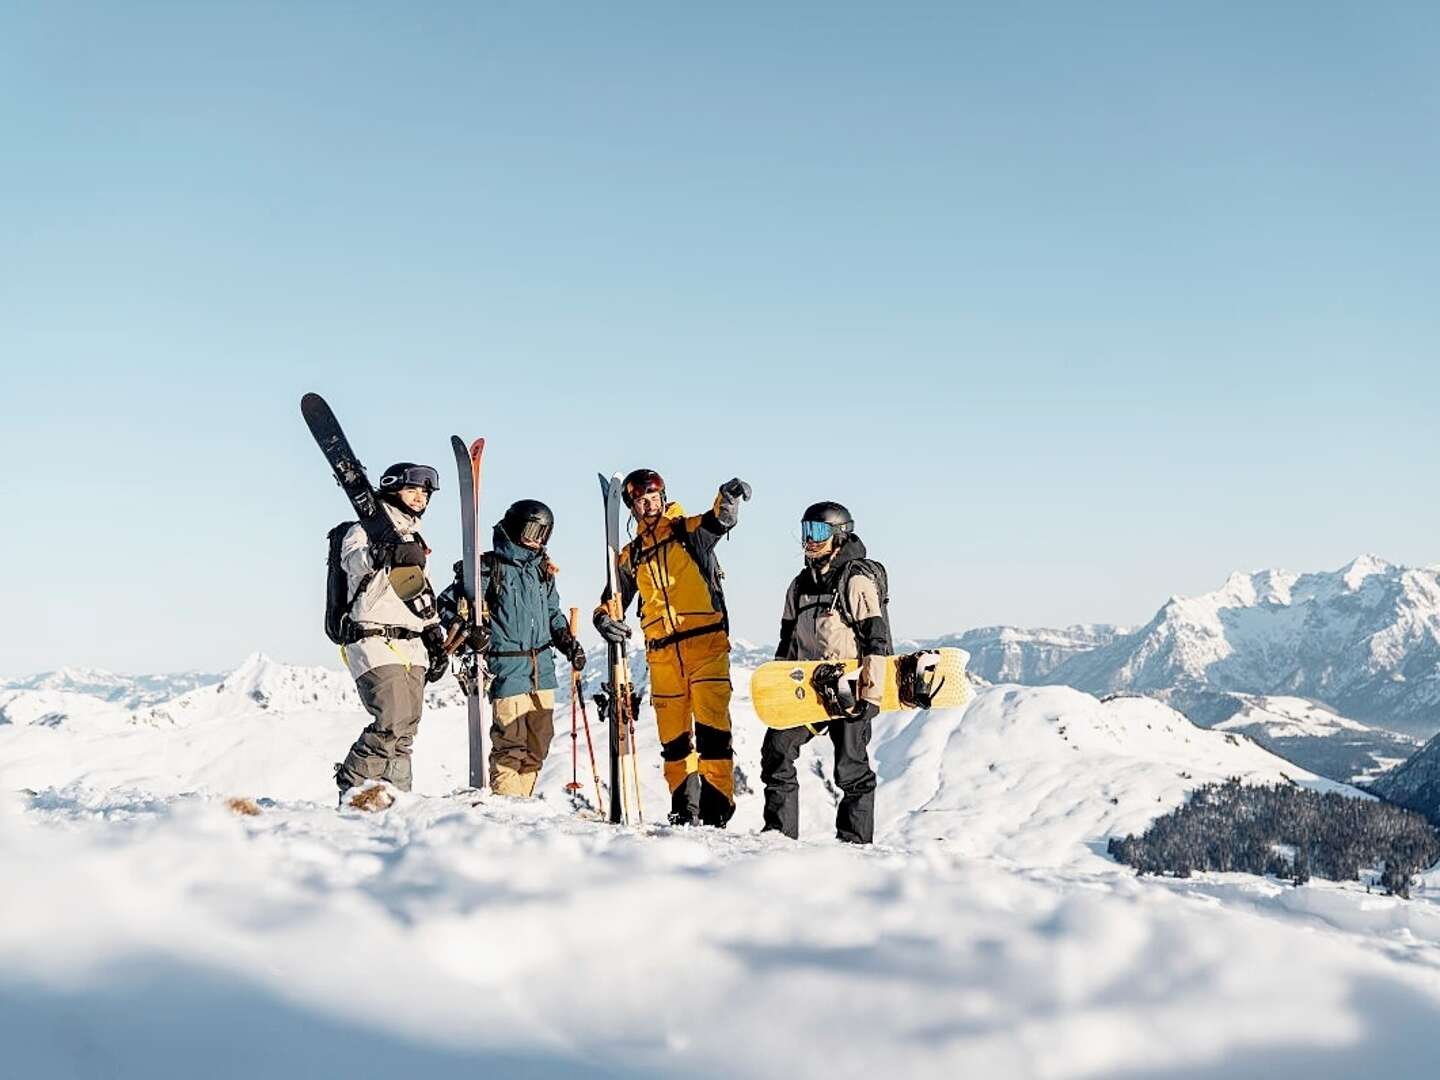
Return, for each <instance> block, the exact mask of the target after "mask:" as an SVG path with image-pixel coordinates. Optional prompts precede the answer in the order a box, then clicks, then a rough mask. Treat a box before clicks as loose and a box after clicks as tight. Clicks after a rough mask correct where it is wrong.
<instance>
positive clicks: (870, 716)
mask: <svg viewBox="0 0 1440 1080" xmlns="http://www.w3.org/2000/svg"><path fill="white" fill-rule="evenodd" d="M800 533H801V539H802V543H803V545H804V549H805V568H804V569H803V570H801V571H800V573H799V574H798V575H796V577H795V580H794V581H792V582H791V583H790V588H789V590H787V592H786V593H785V610H784V613H783V614H782V615H781V617H780V644H779V646H778V647H777V648H776V650H775V659H777V660H858V661H860V679H859V690H858V693H857V697H858V699H859V700H858V701H857V702H856V708H855V711H854V713H853V714H852V715H850V716H848V717H837V718H836V719H834V720H830V721H828V722H827V723H825V724H822V725H816V726H815V727H797V728H786V729H774V728H772V729H770V730H768V731H766V732H765V741H764V742H763V743H762V744H761V747H760V779H761V781H762V783H763V784H764V786H765V812H764V815H765V826H764V829H765V831H769V830H775V831H778V832H781V833H784V834H785V835H786V836H789V837H792V838H794V837H798V836H799V835H800V799H799V790H800V787H799V782H798V779H797V776H796V770H795V759H796V758H797V757H798V756H799V754H800V749H801V747H803V746H804V745H805V744H806V743H807V742H809V741H810V740H811V739H812V738H814V737H815V735H816V734H818V733H819V732H820V731H822V730H823V731H824V732H825V733H826V734H828V735H829V736H830V742H831V743H832V744H833V746H834V750H835V784H836V786H837V787H839V789H840V793H841V794H840V803H839V805H838V806H836V808H835V835H836V837H837V838H838V839H840V840H843V841H846V842H847V843H852V844H868V843H870V842H871V841H872V840H873V839H874V836H875V772H874V770H873V769H872V768H871V767H870V754H869V749H868V746H869V742H870V723H871V721H872V720H874V719H875V717H876V715H878V714H879V712H880V700H881V693H882V691H883V689H884V686H885V658H886V656H887V655H888V654H889V653H890V651H891V642H890V616H889V613H888V611H887V603H888V596H887V594H888V591H889V584H888V579H887V575H886V573H885V568H884V567H883V566H881V565H880V564H879V563H878V562H875V561H874V560H872V559H869V558H867V557H866V552H865V545H864V544H863V543H862V542H861V540H860V537H858V536H856V535H855V522H854V520H853V519H852V518H851V516H850V511H848V510H846V509H845V507H843V506H841V505H840V504H839V503H837V502H818V503H815V504H814V505H812V506H810V507H807V508H806V510H805V513H804V514H803V515H802V517H801V522H800Z"/></svg>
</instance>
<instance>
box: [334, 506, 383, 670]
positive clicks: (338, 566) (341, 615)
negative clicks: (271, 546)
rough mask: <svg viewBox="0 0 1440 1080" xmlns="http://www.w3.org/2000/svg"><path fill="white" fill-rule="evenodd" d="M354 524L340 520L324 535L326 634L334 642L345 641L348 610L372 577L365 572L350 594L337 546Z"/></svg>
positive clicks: (348, 616) (348, 581) (372, 575)
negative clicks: (326, 543)
mask: <svg viewBox="0 0 1440 1080" xmlns="http://www.w3.org/2000/svg"><path fill="white" fill-rule="evenodd" d="M356 524H357V522H354V521H342V522H341V523H340V524H339V525H336V526H335V527H334V528H333V529H331V530H330V531H329V532H328V533H326V534H325V539H326V541H327V542H328V544H329V549H330V550H329V554H328V555H327V556H326V559H325V636H326V637H327V638H329V639H330V640H331V641H333V642H334V643H335V644H336V645H344V644H346V641H345V624H346V623H347V622H348V621H349V620H350V609H351V608H352V607H353V606H354V605H355V601H356V599H357V598H358V597H359V596H360V594H361V593H362V592H364V591H365V587H366V586H367V585H369V584H370V579H371V578H373V577H374V576H375V575H374V574H373V573H371V574H367V575H366V576H365V579H364V580H363V581H361V582H360V587H359V588H358V589H356V590H355V591H354V592H353V593H352V592H351V591H350V588H349V585H350V580H349V576H348V575H347V574H346V573H345V567H344V565H343V564H342V563H341V561H340V545H341V543H342V542H343V541H344V539H345V534H346V533H348V532H349V531H350V530H351V529H352V528H353V527H354V526H355V525H356Z"/></svg>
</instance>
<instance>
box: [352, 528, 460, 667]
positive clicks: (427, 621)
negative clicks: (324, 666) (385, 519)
mask: <svg viewBox="0 0 1440 1080" xmlns="http://www.w3.org/2000/svg"><path fill="white" fill-rule="evenodd" d="M380 507H381V509H382V510H384V511H385V513H386V514H388V515H389V517H390V520H391V522H393V523H394V525H395V530H396V532H398V533H399V534H400V539H402V540H414V539H415V536H416V530H417V529H419V527H420V520H419V519H418V518H415V517H412V516H411V515H409V514H405V513H402V512H401V511H399V510H398V509H396V508H395V507H394V506H392V505H391V504H390V503H388V502H381V503H380ZM340 560H341V565H343V566H344V567H345V577H346V582H347V585H348V587H349V589H350V591H351V592H352V593H353V592H354V591H355V590H356V589H358V588H359V587H360V583H361V582H363V581H365V579H366V578H367V577H369V579H370V580H369V583H368V584H367V585H366V586H365V589H364V591H363V592H361V593H360V595H359V596H356V597H355V602H354V603H353V604H352V605H351V606H350V619H351V621H352V622H354V623H356V624H357V625H359V626H361V627H362V628H363V627H366V626H401V627H404V628H405V629H407V630H414V631H416V632H417V633H418V632H419V631H421V630H423V629H425V627H427V626H431V625H433V624H435V623H437V622H438V621H439V618H438V616H436V615H435V613H434V609H435V602H434V592H433V590H431V589H430V588H429V584H428V577H427V585H426V590H425V592H423V593H421V594H420V595H421V596H422V597H429V610H430V615H429V616H428V617H422V616H420V615H417V614H416V613H415V611H414V609H413V608H412V607H411V604H407V603H406V602H405V601H404V600H401V599H400V597H399V596H397V595H396V593H395V590H394V589H392V588H391V587H390V576H389V575H388V574H386V573H384V572H383V571H381V572H379V573H376V570H377V567H376V565H375V562H374V559H373V558H372V555H371V550H370V538H369V536H367V535H366V533H365V527H364V526H363V525H361V524H359V523H358V522H357V523H356V524H354V525H352V526H351V527H350V531H349V532H347V533H346V534H345V536H344V539H342V540H341V541H340ZM411 603H414V601H412V602H411ZM340 655H341V656H343V657H344V658H345V666H346V667H348V668H349V669H350V676H351V677H352V678H355V679H358V678H360V676H361V675H364V674H365V673H366V672H367V671H373V670H374V669H375V668H378V667H384V666H385V665H386V664H404V665H406V666H407V667H419V668H422V669H423V668H425V667H426V666H427V665H428V663H429V658H428V656H427V655H426V652H425V645H424V643H423V642H422V641H421V640H420V639H419V638H418V637H413V638H389V637H370V638H363V639H362V640H360V641H356V642H352V643H351V644H349V645H346V646H344V647H343V648H342V649H341V650H340Z"/></svg>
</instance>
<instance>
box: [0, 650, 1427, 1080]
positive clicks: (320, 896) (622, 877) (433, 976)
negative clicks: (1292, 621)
mask: <svg viewBox="0 0 1440 1080" xmlns="http://www.w3.org/2000/svg"><path fill="white" fill-rule="evenodd" d="M736 681H737V691H738V693H737V701H736V705H735V710H734V713H735V726H736V747H737V761H738V764H739V766H740V768H741V770H742V771H743V772H744V774H745V776H746V778H747V780H748V785H749V786H750V787H751V788H758V773H759V766H758V749H759V744H760V734H761V730H762V729H761V728H760V726H759V724H758V722H757V721H756V720H755V718H754V715H753V712H752V711H751V710H750V707H749V702H748V700H747V699H746V697H745V694H744V683H745V679H744V677H743V675H742V676H739V677H737V680H736ZM27 694H51V695H54V694H65V695H66V696H65V697H64V698H63V699H55V698H50V699H46V700H43V701H42V700H40V699H38V698H30V697H26V696H25V695H27ZM82 698H83V695H73V696H72V695H70V694H68V692H65V691H56V690H42V689H35V690H17V691H9V692H6V694H5V695H0V866H3V867H4V887H3V888H0V1041H3V1046H4V1051H3V1055H4V1056H3V1060H4V1062H5V1066H4V1073H5V1075H15V1076H17V1077H31V1076H34V1077H42V1076H43V1077H59V1076H75V1077H94V1076H144V1077H172V1076H173V1077H193V1076H245V1077H259V1076H264V1077H289V1076H297V1077H298V1076H306V1077H310V1076H339V1075H377V1076H378V1075H388V1074H390V1073H391V1072H392V1071H393V1072H394V1073H395V1074H396V1075H403V1076H407V1077H420V1076H440V1075H444V1076H450V1075H457V1072H456V1070H457V1069H463V1070H465V1074H467V1075H487V1076H521V1075H525V1076H570V1075H614V1076H636V1075H667V1076H668V1075H679V1074H686V1075H716V1076H718V1075H738V1076H788V1075H795V1076H864V1077H874V1076H877V1075H880V1076H897V1077H899V1076H906V1077H909V1076H927V1077H928V1076H952V1075H960V1076H964V1075H973V1076H985V1077H1031V1076H1033V1077H1127V1076H1175V1077H1200V1076H1216V1077H1220V1076H1224V1077H1237V1076H1257V1077H1258V1076H1276V1075H1282V1076H1283V1075H1304V1076H1307V1077H1316V1076H1335V1077H1339V1076H1354V1075H1359V1074H1361V1073H1369V1072H1375V1071H1379V1072H1383V1073H1387V1074H1389V1075H1401V1076H1422V1075H1424V1076H1428V1075H1430V1073H1431V1071H1432V1069H1431V1058H1432V1056H1433V1050H1432V1045H1431V1044H1432V1036H1431V1033H1432V1031H1433V1030H1434V1028H1435V1025H1436V1022H1437V1021H1440V909H1437V907H1436V906H1435V905H1434V904H1433V903H1431V901H1430V900H1429V899H1428V895H1429V894H1430V891H1431V890H1440V876H1436V877H1433V878H1432V879H1431V880H1429V881H1427V882H1426V885H1427V886H1428V888H1422V889H1420V890H1419V891H1418V892H1417V897H1418V898H1417V899H1416V900H1414V901H1411V902H1408V903H1407V902H1404V901H1401V900H1397V899H1392V898H1387V897H1383V896H1380V895H1369V894H1367V893H1366V892H1365V889H1364V887H1363V886H1360V885H1358V884H1350V885H1337V884H1334V883H1329V882H1320V881H1314V882H1312V883H1310V884H1309V885H1306V886H1303V887H1300V888H1293V887H1291V886H1288V885H1281V884H1278V883H1276V882H1273V881H1267V880H1263V879H1256V878H1250V877H1245V876H1241V875H1202V876H1200V877H1198V878H1195V879H1192V880H1189V881H1185V882H1176V881H1157V880H1153V879H1137V878H1136V877H1135V876H1134V875H1133V873H1131V872H1130V871H1129V870H1127V869H1125V868H1122V867H1119V866H1116V865H1115V864H1114V863H1113V862H1111V861H1110V860H1109V859H1108V858H1106V857H1105V855H1104V853H1103V852H1104V843H1105V839H1106V838H1107V837H1109V836H1111V835H1114V834H1116V833H1125V832H1130V831H1137V830H1139V829H1142V828H1143V827H1144V826H1145V824H1146V823H1147V822H1148V821H1150V820H1151V819H1152V818H1153V817H1154V816H1156V815H1157V814H1160V813H1163V812H1164V811H1166V810H1169V809H1171V808H1173V807H1174V806H1177V805H1179V804H1180V803H1181V802H1182V801H1183V799H1184V798H1185V795H1186V793H1187V792H1188V791H1189V790H1190V789H1192V788H1193V787H1194V786H1195V785H1197V784H1199V783H1203V782H1205V781H1207V780H1211V779H1223V778H1225V777H1228V776H1233V775H1240V776H1245V777H1248V778H1253V779H1257V780H1261V779H1274V778H1277V777H1279V776H1281V775H1289V776H1290V777H1292V778H1294V779H1295V780H1297V781H1298V782H1301V783H1306V784H1313V785H1317V786H1334V785H1330V784H1329V782H1328V781H1323V780H1319V779H1318V778H1315V777H1313V776H1311V775H1309V774H1306V773H1304V772H1303V771H1301V770H1299V769H1297V768H1295V767H1294V766H1292V765H1290V764H1289V763H1287V762H1284V761H1282V760H1280V759H1278V758H1275V757H1273V756H1271V755H1270V754H1268V753H1267V752H1265V751H1263V750H1261V749H1260V748H1259V747H1258V746H1256V745H1255V744H1253V743H1252V742H1250V741H1249V740H1247V739H1245V738H1242V737H1240V736H1238V735H1235V734H1232V733H1226V732H1223V731H1205V730H1201V729H1199V728H1196V727H1195V726H1194V725H1192V724H1190V723H1189V722H1188V721H1186V720H1185V719H1184V718H1183V717H1181V716H1180V715H1179V714H1177V713H1175V712H1174V711H1172V710H1171V709H1169V708H1167V707H1166V706H1164V705H1162V704H1160V703H1158V702H1155V701H1153V700H1149V699H1141V698H1120V699H1116V700H1113V701H1109V702H1105V703H1102V702H1100V701H1098V700H1096V699H1095V698H1093V697H1090V696H1088V695H1085V694H1082V693H1080V692H1078V691H1075V690H1071V689H1068V688H1064V687H1044V688H1021V687H1015V686H997V687H993V688H986V689H983V690H981V691H980V692H979V693H978V694H977V696H976V698H975V700H974V701H973V702H972V704H971V705H970V706H969V708H968V709H966V710H964V711H963V712H962V711H958V710H957V711H937V712H933V713H928V714H927V713H897V714H891V715H887V716H884V717H882V718H881V719H880V721H879V722H878V723H877V727H876V732H875V737H874V740H873V742H872V750H873V756H874V758H875V761H876V763H877V769H878V771H879V774H880V778H881V786H880V788H879V793H878V798H879V822H880V827H879V837H878V839H879V843H878V844H877V845H876V846H875V847H874V848H872V849H864V850H859V849H854V848H849V847H844V846H842V845H839V844H837V843H836V842H835V841H834V840H833V839H831V828H830V826H831V821H832V816H833V805H834V803H833V795H832V794H831V792H830V791H829V789H828V786H827V784H826V783H825V781H824V780H823V779H822V777H820V776H816V775H814V774H815V773H816V772H820V773H822V774H823V773H824V772H825V771H826V768H827V764H828V753H827V752H826V751H825V750H824V747H827V746H828V743H827V742H826V741H825V740H817V741H816V742H815V743H812V746H811V750H810V752H809V753H808V754H807V757H806V760H805V762H804V765H805V768H804V771H803V779H802V783H803V785H804V790H803V806H802V828H803V829H804V831H805V839H804V840H802V841H801V842H800V843H799V844H795V843H791V842H788V841H785V840H783V839H781V838H777V837H775V836H773V835H770V834H766V835H759V834H758V833H757V831H756V830H757V829H758V826H759V820H760V806H759V795H758V791H750V792H748V793H745V794H742V795H741V797H740V801H739V803H740V805H739V810H738V812H737V815H736V818H735V820H734V822H733V824H732V827H731V828H730V829H729V830H727V831H725V832H717V831H713V830H705V829H699V830H691V829H683V830H676V829H670V828H667V827H664V826H659V825H655V824H646V825H643V826H634V827H629V828H615V827H612V826H609V825H606V824H602V823H598V822H595V821H591V820H587V819H586V818H583V817H580V816H577V815H575V814H574V813H573V812H572V811H571V809H570V807H569V805H568V801H567V799H566V797H565V795H564V793H563V786H564V784H565V782H566V781H567V780H568V779H569V773H570V758H569V746H568V743H569V731H568V716H566V717H563V718H562V719H563V721H564V722H563V723H562V724H561V725H560V726H561V731H560V733H559V735H558V737H557V741H556V745H555V748H554V751H553V753H552V755H551V759H550V762H549V764H548V765H547V767H546V770H545V772H544V774H543V776H542V779H541V785H540V789H541V791H542V793H543V796H544V797H543V798H542V799H539V800H535V801H530V802H521V801H514V800H506V799H502V798H496V797H492V796H486V797H485V798H484V799H483V800H482V801H481V802H480V803H479V805H472V802H473V800H472V799H471V798H467V797H454V796H450V795H448V794H447V793H449V792H452V791H453V790H454V789H455V788H456V786H457V784H458V782H459V778H460V777H461V776H462V775H463V771H464V767H465V730H464V729H465V720H464V710H463V708H458V707H456V706H454V705H453V704H447V705H441V706H440V707H437V708H436V709H434V710H433V711H431V712H430V713H428V714H427V716H426V718H425V720H424V722H423V724H422V727H421V733H420V738H419V741H418V743H417V747H416V758H415V775H416V788H417V794H416V795H415V796H413V797H409V798H402V800H401V801H400V802H399V803H397V804H396V805H395V806H394V807H393V808H391V809H390V810H388V811H386V812H384V813H381V814H376V815H369V814H362V813H360V812H357V811H347V812H343V813H341V812H337V811H336V810H335V809H334V796H333V791H332V788H331V782H330V764H331V762H333V761H335V760H336V759H337V758H338V757H339V756H340V755H341V754H342V753H343V751H344V748H345V747H346V745H348V743H349V742H350V740H351V739H352V738H353V737H354V735H355V734H356V732H357V731H358V729H359V727H360V726H361V718H360V714H359V709H358V705H357V704H356V703H355V702H354V700H353V694H352V691H351V689H350V688H349V686H348V685H347V682H346V680H345V679H344V677H343V675H341V674H339V673H338V672H327V671H325V670H324V669H297V668H289V667H285V666H283V665H279V664H275V663H273V662H272V661H269V660H266V659H264V658H263V657H255V658H252V659H251V660H250V661H247V662H246V664H245V665H244V666H243V667H242V669H241V670H239V671H237V672H236V673H234V674H232V675H231V676H229V677H227V678H226V680H225V682H224V683H223V684H221V685H220V686H219V687H215V686H210V687H202V688H199V689H195V690H191V691H189V692H188V693H185V694H183V695H181V696H180V697H178V698H176V699H174V700H173V701H170V702H168V703H165V704H159V705H151V706H146V707H144V708H142V709H140V710H139V711H137V712H134V713H128V714H126V713H123V711H121V710H117V709H116V708H115V707H114V706H113V704H111V705H106V704H104V703H100V702H95V707H94V708H89V707H87V706H86V705H85V702H84V700H82ZM92 700H93V699H92ZM440 700H442V701H446V700H453V697H449V696H446V695H443V694H442V697H441V698H440ZM596 734H597V738H598V737H599V736H600V735H601V734H602V732H601V731H597V733H596ZM581 746H582V754H583V741H582V743H581ZM641 750H642V754H643V755H644V759H645V769H644V782H645V808H646V811H647V818H648V819H651V820H658V819H660V818H662V816H663V809H664V801H665V798H664V785H663V782H662V780H661V777H660V772H659V768H658V753H657V750H656V744H655V737H654V729H653V718H652V717H651V715H650V713H649V711H648V709H647V710H645V711H644V712H643V713H642V716H641ZM581 780H582V782H584V783H586V784H587V785H588V775H587V767H586V766H585V765H584V764H582V766H581ZM232 796H245V797H250V798H253V799H256V800H258V802H259V809H260V813H259V814H258V815H253V816H251V815H242V814H237V813H235V812H233V811H232V810H230V809H228V808H227V806H226V800H227V798H229V797H232Z"/></svg>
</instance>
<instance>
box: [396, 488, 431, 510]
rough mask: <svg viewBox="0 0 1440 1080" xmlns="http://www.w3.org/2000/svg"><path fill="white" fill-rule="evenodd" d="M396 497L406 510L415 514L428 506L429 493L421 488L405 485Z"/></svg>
mask: <svg viewBox="0 0 1440 1080" xmlns="http://www.w3.org/2000/svg"><path fill="white" fill-rule="evenodd" d="M396 495H397V497H398V498H399V499H400V501H401V502H402V503H404V504H405V506H406V508H407V509H410V510H413V511H415V512H416V513H417V514H418V513H419V512H420V511H422V510H424V509H425V507H427V506H429V505H430V492H429V491H427V490H426V489H425V488H423V487H415V486H411V485H407V486H405V487H402V488H401V489H400V490H399V491H398V492H397V493H396Z"/></svg>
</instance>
